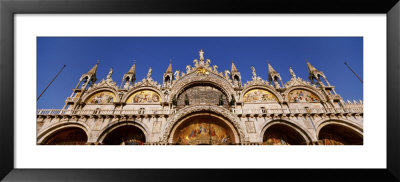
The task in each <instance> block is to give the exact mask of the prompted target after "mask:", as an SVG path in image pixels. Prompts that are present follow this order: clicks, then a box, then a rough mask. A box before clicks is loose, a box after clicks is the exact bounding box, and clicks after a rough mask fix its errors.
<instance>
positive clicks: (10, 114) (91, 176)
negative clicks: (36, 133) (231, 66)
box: [0, 0, 400, 181]
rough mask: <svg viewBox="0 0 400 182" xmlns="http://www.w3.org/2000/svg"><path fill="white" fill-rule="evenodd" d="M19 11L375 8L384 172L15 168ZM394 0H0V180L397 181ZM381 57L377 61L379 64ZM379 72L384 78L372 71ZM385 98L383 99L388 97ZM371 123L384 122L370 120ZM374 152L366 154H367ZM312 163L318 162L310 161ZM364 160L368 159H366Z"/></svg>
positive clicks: (398, 13)
mask: <svg viewBox="0 0 400 182" xmlns="http://www.w3.org/2000/svg"><path fill="white" fill-rule="evenodd" d="M18 13H21V14H23V13H71V14H72V13H239V14H248V13H260V14H261V13H351V14H353V13H382V14H386V15H387V75H386V76H387V98H388V99H387V121H386V122H387V168H386V169H231V170H228V169H202V170H199V169H101V170H94V169H57V170H56V169H15V168H14V106H15V105H14V97H15V95H14V91H15V90H14V15H15V14H18ZM399 17H400V3H398V0H387V1H379V0H368V1H366V0H363V1H361V0H324V1H321V0H303V1H293V0H266V1H260V0H250V1H243V0H218V1H213V0H199V1H189V0H169V1H163V0H146V1H144V0H133V1H125V0H119V1H114V0H80V1H77V0H15V1H9V0H0V40H1V42H0V46H1V47H0V87H1V90H0V103H1V104H0V107H1V109H0V118H1V119H0V165H1V170H0V179H3V180H5V181H161V180H162V181H165V180H167V181H187V180H190V181H193V180H194V181H200V180H201V181H203V180H202V179H204V178H200V177H198V176H203V177H206V178H207V179H208V180H212V181H216V180H223V181H226V180H227V179H228V178H229V179H233V180H245V181H249V180H251V179H254V178H263V179H265V180H271V181H294V180H296V181H361V180H363V181H400V151H399V144H400V124H399V115H398V114H397V113H399V100H400V97H398V96H397V95H398V93H399V84H398V83H399V78H400V72H399V68H400V64H399V63H400V57H399V55H400V53H399V52H400V51H399V50H400V36H399V34H400V33H399V31H400V25H399V21H400V20H399ZM382 61H383V60H376V64H379V63H380V62H382ZM379 76H381V77H384V76H385V75H379ZM389 98H390V99H389ZM376 122H385V121H384V120H382V121H376ZM372 157H374V156H371V158H372ZM316 160H318V159H316ZM366 160H368V159H366Z"/></svg>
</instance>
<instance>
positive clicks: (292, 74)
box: [289, 66, 296, 78]
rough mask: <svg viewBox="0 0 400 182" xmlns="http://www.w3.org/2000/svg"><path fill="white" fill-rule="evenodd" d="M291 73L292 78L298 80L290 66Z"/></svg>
mask: <svg viewBox="0 0 400 182" xmlns="http://www.w3.org/2000/svg"><path fill="white" fill-rule="evenodd" d="M289 73H290V75H291V76H292V78H296V74H294V71H293V70H292V67H291V66H289Z"/></svg>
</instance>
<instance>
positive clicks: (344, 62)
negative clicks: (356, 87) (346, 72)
mask: <svg viewBox="0 0 400 182" xmlns="http://www.w3.org/2000/svg"><path fill="white" fill-rule="evenodd" d="M344 64H345V65H346V66H347V67H348V68H349V69H350V71H351V72H353V74H354V75H356V77H357V78H358V79H359V80H360V82H361V83H363V81H362V80H361V78H360V77H359V76H358V75H357V73H356V72H354V71H353V69H351V67H350V66H349V65H348V64H347V63H346V62H344Z"/></svg>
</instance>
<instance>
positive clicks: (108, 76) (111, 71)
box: [107, 68, 113, 80]
mask: <svg viewBox="0 0 400 182" xmlns="http://www.w3.org/2000/svg"><path fill="white" fill-rule="evenodd" d="M112 74H113V69H112V68H110V71H109V72H108V75H107V80H111V75H112Z"/></svg>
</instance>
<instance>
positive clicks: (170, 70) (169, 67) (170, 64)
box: [165, 60, 172, 73]
mask: <svg viewBox="0 0 400 182" xmlns="http://www.w3.org/2000/svg"><path fill="white" fill-rule="evenodd" d="M165 73H172V60H169V65H168V68H167V70H166V71H165Z"/></svg>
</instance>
